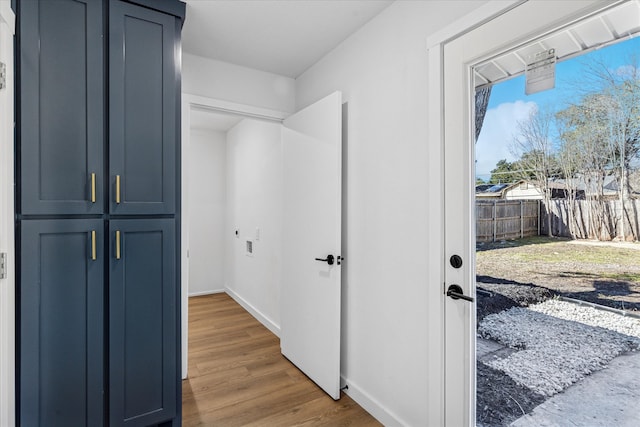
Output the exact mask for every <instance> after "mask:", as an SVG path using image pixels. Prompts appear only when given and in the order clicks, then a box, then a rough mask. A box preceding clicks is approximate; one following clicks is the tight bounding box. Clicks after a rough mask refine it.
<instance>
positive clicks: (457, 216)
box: [430, 0, 610, 426]
mask: <svg viewBox="0 0 640 427" xmlns="http://www.w3.org/2000/svg"><path fill="white" fill-rule="evenodd" d="M607 4H608V3H607V2H598V1H596V0H588V1H573V0H570V1H555V2H553V3H551V2H540V1H539V2H533V1H530V2H525V3H523V4H520V5H518V6H517V7H514V8H512V9H510V10H508V11H507V12H505V13H500V14H498V16H497V17H495V18H494V19H492V20H490V21H489V22H487V23H485V24H483V25H481V26H479V27H477V28H476V29H474V30H472V31H469V32H467V31H466V30H465V29H461V33H463V35H461V36H460V37H456V38H454V39H453V40H451V41H449V42H446V43H444V44H443V45H442V46H441V50H440V49H435V50H432V54H431V55H430V60H433V61H435V62H437V61H439V60H440V58H442V59H441V60H442V65H443V67H442V69H441V70H439V69H438V67H437V66H433V64H432V68H431V69H432V70H434V71H435V72H436V73H437V72H440V71H441V75H439V77H440V81H441V84H442V87H443V98H442V100H441V107H442V110H439V109H438V108H433V109H432V114H431V116H430V118H431V120H433V121H434V123H442V128H441V129H440V132H438V134H439V135H437V136H439V137H440V138H442V141H443V156H444V173H443V180H444V188H443V191H444V193H443V194H444V218H445V227H444V260H443V263H444V266H443V271H444V287H443V298H444V300H445V301H444V310H445V314H444V318H445V326H444V328H445V330H444V334H445V339H444V346H445V355H444V376H445V382H444V384H445V386H444V387H445V390H444V391H445V393H444V396H445V424H446V425H447V426H471V425H474V424H475V363H476V362H475V333H474V332H475V302H471V301H467V300H465V299H453V298H451V297H449V296H447V290H448V289H450V287H451V286H452V285H458V286H460V288H461V290H462V293H463V294H464V296H466V297H472V298H473V297H475V265H474V263H475V256H474V252H475V217H474V212H475V210H474V203H475V201H474V184H475V179H474V143H473V132H474V129H473V120H472V119H473V94H474V89H473V79H472V75H473V66H474V64H478V63H480V62H482V61H484V60H487V59H489V58H491V57H493V56H496V55H497V54H499V53H500V52H504V51H507V50H508V49H510V48H513V47H516V46H519V45H521V44H526V43H529V42H531V41H532V40H534V39H535V38H537V37H539V36H541V35H543V34H545V33H547V32H549V31H551V30H555V29H558V28H560V27H561V26H562V25H564V24H568V23H570V22H573V21H575V20H576V19H579V18H582V17H584V16H587V15H588V14H590V13H594V12H595V11H597V10H598V9H601V8H604V7H606V6H607ZM609 4H610V3H609ZM507 6H508V5H507ZM440 52H441V53H442V56H440ZM523 90H524V89H523ZM440 111H442V113H440ZM440 114H441V115H440ZM453 255H458V256H460V257H461V259H462V265H461V266H460V267H459V268H456V267H454V266H453V265H452V264H453V263H452V262H451V257H452V256H453Z"/></svg>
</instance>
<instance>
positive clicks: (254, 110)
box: [180, 93, 291, 379]
mask: <svg viewBox="0 0 640 427" xmlns="http://www.w3.org/2000/svg"><path fill="white" fill-rule="evenodd" d="M194 108H197V109H204V110H210V111H211V112H218V113H227V114H233V115H237V116H242V117H245V118H248V119H259V120H267V121H272V122H278V123H282V121H283V120H284V119H285V118H286V117H288V116H289V115H290V114H291V113H287V112H283V111H278V110H271V109H268V108H262V107H255V106H252V105H247V104H239V103H236V102H230V101H225V100H222V99H216V98H208V97H205V96H199V95H193V94H189V93H182V108H181V110H182V125H181V132H182V134H181V137H182V142H181V144H180V146H181V148H180V150H181V162H182V167H181V171H182V172H181V173H182V178H181V205H182V220H181V244H180V247H181V250H180V259H181V261H180V263H181V266H182V267H181V268H182V271H181V277H180V283H181V285H180V286H181V288H180V294H181V298H180V299H181V301H180V303H181V307H182V308H181V310H182V319H181V324H182V331H181V336H182V343H181V344H182V350H181V352H182V379H186V378H187V376H188V366H189V358H188V356H189V342H188V339H189V334H188V333H189V191H188V189H189V164H188V163H189V159H190V154H191V110H192V109H194Z"/></svg>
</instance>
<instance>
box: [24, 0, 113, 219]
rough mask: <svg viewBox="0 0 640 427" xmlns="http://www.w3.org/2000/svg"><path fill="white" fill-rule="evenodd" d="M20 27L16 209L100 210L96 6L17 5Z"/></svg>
mask: <svg viewBox="0 0 640 427" xmlns="http://www.w3.org/2000/svg"><path fill="white" fill-rule="evenodd" d="M19 22H20V25H19V29H20V30H19V37H20V54H19V55H20V56H19V63H20V86H19V95H20V117H21V121H20V128H19V135H20V141H21V143H20V150H19V156H20V163H19V173H20V177H21V179H20V181H19V182H20V191H19V192H18V195H19V198H20V204H19V205H18V206H19V207H18V209H20V210H21V213H22V214H25V215H32V214H36V215H37V214H98V213H102V212H103V211H104V208H105V206H104V200H105V198H104V189H105V188H106V185H105V184H106V183H105V181H104V174H103V170H104V167H103V158H104V153H103V150H104V137H103V135H104V129H103V123H104V107H103V105H104V90H103V87H104V61H103V52H104V48H103V25H102V2H101V1H99V0H97V1H96V0H57V1H40V2H38V1H23V2H21V3H20V12H19Z"/></svg>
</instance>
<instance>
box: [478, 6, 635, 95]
mask: <svg viewBox="0 0 640 427" xmlns="http://www.w3.org/2000/svg"><path fill="white" fill-rule="evenodd" d="M638 32H640V1H639V0H631V1H628V2H626V3H622V4H621V5H619V6H615V7H613V8H610V9H607V10H605V11H604V12H602V13H599V14H597V15H596V16H592V17H590V18H587V19H584V20H581V21H580V22H577V23H575V24H573V25H571V26H569V27H567V28H563V29H561V30H560V31H556V32H554V33H552V34H549V35H547V36H545V37H542V38H541V39H539V40H537V41H535V42H533V43H529V44H527V45H525V46H521V47H519V48H517V49H515V50H512V51H509V52H506V53H504V54H502V55H499V56H497V57H495V58H492V59H490V60H489V61H486V62H485V63H483V64H481V65H479V66H477V67H475V68H474V72H475V77H476V87H478V86H483V85H487V84H495V83H497V82H499V81H502V80H506V79H509V78H511V77H515V76H517V75H520V74H522V73H524V71H525V67H526V64H527V61H528V60H529V58H530V55H535V54H536V53H538V52H542V51H547V50H549V49H555V56H556V58H557V60H558V61H561V60H563V59H569V58H572V57H575V56H578V55H581V54H583V53H586V52H587V51H589V50H592V49H597V48H599V47H601V46H606V45H608V44H611V43H614V42H616V41H617V40H621V39H624V38H626V37H631V36H634V35H636V34H638Z"/></svg>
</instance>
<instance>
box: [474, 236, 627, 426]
mask: <svg viewBox="0 0 640 427" xmlns="http://www.w3.org/2000/svg"><path fill="white" fill-rule="evenodd" d="M590 243H591V242H575V241H568V240H566V239H555V238H552V239H549V238H543V237H538V238H533V239H524V240H522V241H514V242H497V243H495V244H479V245H478V250H479V252H478V254H477V257H476V266H477V267H476V271H477V274H478V276H477V288H478V292H477V294H476V297H477V320H478V331H479V334H481V333H480V328H481V325H484V326H482V327H483V328H487V325H488V324H487V325H485V322H484V320H485V319H488V320H489V321H490V322H493V323H495V324H496V325H498V324H499V323H500V322H498V321H497V320H495V319H494V320H492V319H493V317H494V315H497V314H498V313H504V316H507V317H505V319H507V320H505V321H504V322H502V324H501V325H500V326H495V330H496V331H495V334H496V336H498V335H499V334H498V330H501V331H502V334H503V335H505V338H504V342H505V343H512V345H515V346H517V347H519V348H518V349H516V350H508V351H502V352H500V354H499V355H498V357H497V359H496V357H494V356H493V355H492V356H491V357H489V358H486V359H483V361H479V362H477V401H476V402H477V406H476V414H477V418H476V421H477V425H478V426H482V427H498V426H507V425H510V424H511V422H513V421H515V420H516V419H518V418H520V417H521V416H522V415H523V414H526V413H530V412H531V411H532V410H533V409H534V408H535V407H536V406H538V405H539V404H541V403H543V402H544V401H545V400H547V399H548V394H550V393H553V392H554V391H553V390H557V389H558V388H562V387H564V388H566V385H564V384H567V383H570V382H571V381H573V380H574V378H575V379H576V380H577V378H579V377H580V376H581V375H582V376H585V375H588V372H592V371H595V370H598V369H601V368H602V367H604V366H605V365H606V364H607V363H608V362H609V361H610V360H611V358H613V357H615V355H616V354H619V353H621V352H625V351H628V350H633V349H636V348H638V346H639V345H640V344H639V343H640V341H639V340H640V335H639V334H638V331H639V330H640V327H639V326H638V323H639V322H640V320H638V319H634V318H632V317H623V316H620V315H618V314H616V313H610V312H606V311H601V310H595V309H593V308H590V307H587V306H576V305H574V304H571V303H567V302H564V301H558V300H557V299H555V298H554V297H556V296H564V297H571V298H576V299H580V300H583V301H589V302H593V303H596V304H601V305H605V306H609V307H612V308H616V309H624V310H628V311H638V310H640V262H639V261H638V260H639V259H640V254H639V253H638V248H640V244H637V243H636V244H633V246H632V247H629V248H628V247H626V246H624V245H619V244H616V243H608V244H606V245H604V244H600V243H598V244H597V245H596V244H593V245H592V244H590ZM614 248H615V250H612V249H614ZM607 251H608V252H607ZM526 307H528V308H529V309H528V310H525V308H526ZM516 308H517V309H516ZM511 309H513V310H514V312H513V313H511V312H510V310H511ZM594 312H595V314H594ZM507 313H509V314H507ZM518 313H519V314H518ZM523 313H524V314H523ZM508 316H511V317H508ZM518 316H520V317H518ZM520 318H524V319H527V322H528V327H529V332H528V333H529V335H530V338H529V339H525V338H524V337H523V336H522V334H525V333H524V332H518V330H519V329H520V327H517V326H516V325H517V322H516V320H518V321H519V319H520ZM550 318H554V319H557V320H554V321H553V322H557V323H559V324H561V325H564V326H563V327H560V328H555V329H554V330H555V331H556V332H557V333H558V335H555V336H554V335H552V334H551V330H545V329H548V328H549V327H548V326H546V325H547V323H545V320H544V319H547V320H549V322H551V320H550ZM534 319H537V320H534ZM541 319H542V320H541ZM509 320H511V321H513V322H512V323H509ZM534 322H535V323H534ZM576 322H578V325H579V324H583V325H582V326H576V325H575V324H576ZM543 325H545V326H543ZM567 325H572V326H571V328H577V331H576V330H574V329H567V328H569V326H567ZM587 325H588V326H587ZM483 330H484V329H483ZM569 331H573V332H569ZM512 332H513V334H515V335H516V336H517V337H519V338H517V337H516V338H509V337H511V333H512ZM578 332H580V333H587V334H591V335H587V336H584V337H583V338H578V337H577V336H576V335H574V334H576V333H578ZM484 333H486V334H487V335H486V336H490V335H488V334H489V332H488V330H487V331H486V332H484ZM518 334H520V335H518ZM542 334H543V335H542ZM536 336H537V337H539V338H540V340H545V339H546V342H547V344H545V343H541V342H538V343H537V344H536V343H535V338H536ZM542 336H544V337H546V338H542ZM558 337H561V338H558ZM493 339H496V338H493ZM540 340H539V341H540ZM560 341H563V344H567V345H569V343H571V344H572V345H573V350H574V351H573V353H572V354H571V356H570V357H567V355H566V354H565V353H564V351H560V352H556V353H553V352H551V353H549V352H546V353H545V352H544V351H543V350H545V349H547V350H548V345H549V344H548V343H550V342H560ZM564 341H567V342H566V343H564ZM527 345H528V346H530V348H529V349H526V348H524V347H526V346H527ZM569 350H571V348H569ZM536 351H537V352H539V353H538V354H537V359H536ZM540 352H541V353H540ZM518 353H524V354H520V355H518V356H516V355H517V354H518ZM585 354H586V355H588V356H589V360H588V361H586V360H585V361H584V363H582V362H580V359H581V358H583V356H584V355H585ZM525 356H526V357H530V358H531V359H532V360H534V361H535V363H537V364H538V365H539V367H538V368H537V369H538V371H537V372H536V371H535V369H536V368H531V369H532V370H533V371H532V372H529V374H528V375H526V377H531V378H530V381H529V382H527V381H525V379H524V378H519V377H518V375H517V374H516V373H515V372H512V373H513V375H514V377H516V378H518V381H520V383H519V382H518V381H516V380H515V379H514V378H512V377H511V376H509V374H508V373H505V371H503V370H500V369H498V368H495V367H491V366H488V365H487V364H486V363H487V362H489V363H490V364H492V366H493V363H494V362H496V360H498V359H502V360H503V362H502V364H503V365H500V367H501V368H504V369H506V370H509V363H510V364H511V365H510V366H511V367H512V370H513V371H515V369H513V366H515V364H516V363H525V362H526V363H529V362H530V360H529V361H526V360H525ZM511 357H512V359H511V360H510V361H508V362H506V361H504V360H506V359H509V358H511ZM492 358H493V359H494V360H491V359H492ZM552 358H553V359H557V360H554V361H553V362H551V359H552ZM563 359H567V361H566V365H565V363H564V362H563ZM576 360H577V363H576ZM616 360H618V359H616ZM581 363H582V364H581ZM550 364H553V366H554V367H555V368H554V369H553V371H554V372H550V373H549V375H550V378H552V379H550V380H549V381H546V380H543V381H540V380H539V379H535V377H536V376H539V377H543V379H544V376H545V375H547V374H546V373H545V374H542V373H540V372H547V371H545V370H544V369H545V366H547V365H550ZM498 365H499V364H498ZM527 369H529V368H527ZM565 369H566V370H568V371H570V372H566V373H565V372H563V371H564V370H565ZM555 371H559V372H560V373H559V374H558V373H557V372H555ZM536 381H537V382H536ZM530 383H535V385H532V384H530ZM547 383H548V384H547ZM523 384H529V386H531V387H533V388H534V389H536V387H538V388H537V389H536V390H539V391H534V389H531V388H529V386H526V385H523ZM543 393H546V394H543Z"/></svg>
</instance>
